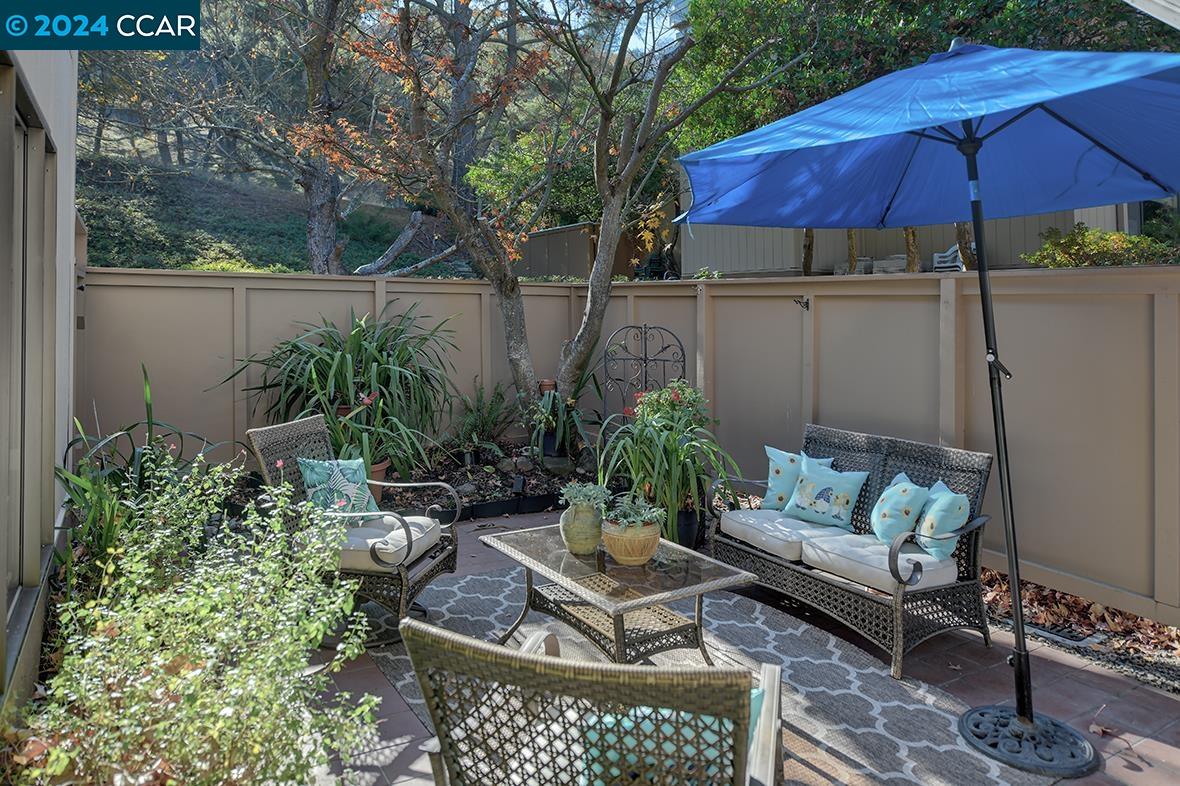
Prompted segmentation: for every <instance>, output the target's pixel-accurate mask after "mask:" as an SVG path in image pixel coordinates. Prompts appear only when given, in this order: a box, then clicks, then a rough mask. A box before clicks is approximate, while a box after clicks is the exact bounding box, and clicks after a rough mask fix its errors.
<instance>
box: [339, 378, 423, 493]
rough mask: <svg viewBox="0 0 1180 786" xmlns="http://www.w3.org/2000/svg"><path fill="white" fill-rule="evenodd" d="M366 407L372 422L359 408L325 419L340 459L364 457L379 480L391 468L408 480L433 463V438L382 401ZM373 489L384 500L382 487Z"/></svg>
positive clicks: (366, 464) (373, 476)
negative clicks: (430, 446)
mask: <svg viewBox="0 0 1180 786" xmlns="http://www.w3.org/2000/svg"><path fill="white" fill-rule="evenodd" d="M363 409H364V410H365V415H366V417H365V418H364V420H366V421H369V422H363V421H361V420H360V419H359V418H357V417H356V416H357V414H358V412H356V411H354V412H353V413H350V414H349V415H348V416H346V417H343V418H339V419H331V418H326V419H325V424H326V425H327V428H328V440H329V441H330V442H331V444H332V450H333V452H334V453H335V454H336V455H337V457H338V458H342V459H356V458H359V459H364V462H365V467H366V473H367V475H368V477H369V479H370V480H375V481H384V480H385V479H386V477H387V475H388V472H389V470H390V469H393V470H394V471H395V472H397V473H398V474H399V475H400V476H401V477H402V478H404V479H407V480H408V479H409V478H411V477H412V476H413V474H414V471H415V470H416V469H419V468H423V467H429V466H430V456H429V453H428V452H427V450H426V446H427V445H428V443H430V441H431V440H430V438H429V437H427V436H426V435H425V434H423V433H422V432H420V431H417V430H416V429H413V428H410V427H409V426H407V425H405V424H404V423H402V422H401V421H399V420H398V419H397V418H394V417H392V416H390V415H388V414H386V413H385V408H384V406H383V405H382V403H381V401H380V400H376V401H372V402H369V403H368V404H366V405H364V407H363ZM354 418H355V419H354ZM369 490H370V491H371V492H372V493H373V497H374V498H375V499H378V500H380V499H381V492H382V489H381V487H380V486H376V485H373V484H370V485H369Z"/></svg>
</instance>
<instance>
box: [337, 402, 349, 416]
mask: <svg viewBox="0 0 1180 786" xmlns="http://www.w3.org/2000/svg"><path fill="white" fill-rule="evenodd" d="M349 412H352V407H350V406H349V405H348V404H337V405H336V417H338V418H346V417H348V413H349Z"/></svg>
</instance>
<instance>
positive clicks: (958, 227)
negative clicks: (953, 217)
mask: <svg viewBox="0 0 1180 786" xmlns="http://www.w3.org/2000/svg"><path fill="white" fill-rule="evenodd" d="M955 242H956V243H958V244H959V257H960V258H961V259H962V260H963V267H965V268H967V269H968V270H974V269H975V252H974V251H972V250H971V225H970V224H968V223H967V222H966V221H956V222H955Z"/></svg>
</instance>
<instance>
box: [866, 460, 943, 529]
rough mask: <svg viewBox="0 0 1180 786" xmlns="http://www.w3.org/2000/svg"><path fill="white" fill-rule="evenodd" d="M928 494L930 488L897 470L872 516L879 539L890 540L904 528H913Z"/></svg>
mask: <svg viewBox="0 0 1180 786" xmlns="http://www.w3.org/2000/svg"><path fill="white" fill-rule="evenodd" d="M929 496H930V489H928V488H925V487H923V486H919V485H918V484H916V483H912V482H910V479H909V476H907V475H906V474H905V473H904V472H899V473H897V476H896V477H894V478H893V481H892V482H891V483H890V484H889V485H888V486H887V487H886V488H885V491H883V492H882V493H881V497H880V499H878V500H877V504H876V505H874V506H873V514H872V515H871V516H870V517H869V525H870V526H871V527H872V528H873V534H874V535H876V536H877V540H879V541H881V542H882V543H886V544H889V543H893V539H894V538H896V537H897V536H898V535H900V534H902V533H903V532H912V531H913V530H914V527H916V526H917V525H918V516H919V515H920V514H921V512H922V506H923V505H925V504H926V499H927V498H928V497H929Z"/></svg>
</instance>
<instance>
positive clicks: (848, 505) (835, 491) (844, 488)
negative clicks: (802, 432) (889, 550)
mask: <svg viewBox="0 0 1180 786" xmlns="http://www.w3.org/2000/svg"><path fill="white" fill-rule="evenodd" d="M868 477H869V473H867V472H837V471H836V470H834V469H832V468H831V467H825V466H823V465H822V464H820V463H819V462H818V461H816V460H815V459H813V458H809V457H807V456H804V457H803V467H802V470H801V471H800V473H799V482H798V483H796V484H795V491H794V492H793V493H792V494H791V500H790V501H789V502H788V503H787V507H786V510H784V511H783V512H784V513H786V514H787V515H788V516H794V517H795V518H797V519H802V520H803V521H810V522H811V523H813V524H828V525H830V526H834V527H840V528H842V529H846V530H851V529H852V509H853V508H854V507H855V506H856V500H857V498H858V497H859V496H860V490H861V488H863V487H864V484H865V481H866V480H868Z"/></svg>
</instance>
